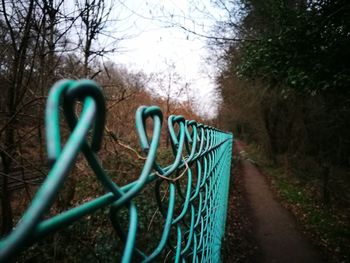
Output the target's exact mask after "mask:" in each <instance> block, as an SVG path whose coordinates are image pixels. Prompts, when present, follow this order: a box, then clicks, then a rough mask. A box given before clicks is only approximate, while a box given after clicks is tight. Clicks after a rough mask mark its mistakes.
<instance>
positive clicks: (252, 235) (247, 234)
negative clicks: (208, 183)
mask: <svg viewBox="0 0 350 263" xmlns="http://www.w3.org/2000/svg"><path fill="white" fill-rule="evenodd" d="M243 150H244V144H242V143H240V142H237V141H236V142H235V151H236V154H235V156H238V155H237V153H240V152H241V151H243ZM234 161H235V166H234V169H232V170H233V171H232V175H231V185H230V200H229V209H228V211H229V212H228V218H227V225H226V233H227V234H226V238H225V242H224V244H223V253H222V254H223V261H224V262H276V263H277V262H286V263H289V262H323V260H322V258H321V256H320V253H319V252H318V251H317V250H316V249H315V248H314V247H312V245H311V244H310V243H309V242H308V240H307V239H306V238H305V237H304V236H303V235H302V234H301V232H300V231H299V229H298V226H297V224H296V222H295V220H294V218H293V217H292V216H291V215H290V214H289V212H288V211H287V210H285V209H284V208H283V207H282V206H281V205H280V204H279V203H278V202H277V201H276V200H275V199H274V196H273V194H272V192H271V190H270V188H269V185H268V183H267V182H266V179H265V177H264V176H263V174H261V173H260V172H259V170H258V169H257V168H256V167H255V166H254V165H253V164H252V163H251V162H250V161H249V159H246V158H239V160H234Z"/></svg>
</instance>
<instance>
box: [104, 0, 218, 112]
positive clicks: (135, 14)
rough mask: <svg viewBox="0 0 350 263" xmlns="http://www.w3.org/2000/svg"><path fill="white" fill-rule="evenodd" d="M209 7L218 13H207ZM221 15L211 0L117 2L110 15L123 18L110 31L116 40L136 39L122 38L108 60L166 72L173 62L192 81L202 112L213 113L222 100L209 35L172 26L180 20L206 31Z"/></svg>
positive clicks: (110, 26) (148, 70)
mask: <svg viewBox="0 0 350 263" xmlns="http://www.w3.org/2000/svg"><path fill="white" fill-rule="evenodd" d="M198 9H201V10H205V12H203V11H201V10H198ZM208 10H210V12H211V13H212V14H214V15H208ZM219 15H220V13H219V11H218V10H216V9H215V8H213V7H212V6H211V4H210V0H205V1H199V0H197V1H196V0H189V1H186V0H180V1H179V0H173V1H171V0H162V1H157V0H149V1H145V0H128V1H125V0H120V1H114V8H113V12H112V14H111V18H112V19H118V21H116V22H115V23H114V22H111V23H110V24H109V30H110V31H112V32H113V35H114V36H115V37H116V38H121V37H123V36H125V35H131V36H132V37H130V39H125V40H122V41H120V42H118V47H119V52H117V53H115V54H113V55H109V58H110V59H111V60H113V61H114V62H115V63H117V64H123V65H125V66H126V67H127V68H128V69H131V70H135V71H137V70H142V71H144V72H145V73H148V74H150V73H153V72H162V71H164V70H165V68H166V62H167V63H172V62H174V63H175V66H176V70H177V72H178V73H179V74H180V76H181V78H182V80H183V83H186V82H188V83H190V87H191V92H192V93H193V94H194V95H195V96H196V103H197V108H198V109H199V110H200V111H201V112H198V113H204V114H205V115H206V116H211V117H213V116H214V115H215V113H216V110H217V98H216V96H215V84H214V83H213V69H214V65H208V64H207V63H205V62H204V58H206V57H208V55H209V53H208V50H207V48H206V39H205V38H200V37H197V36H195V35H193V34H190V33H188V32H186V31H184V30H183V29H181V28H179V27H170V24H171V23H174V24H181V25H184V26H186V27H187V28H188V29H190V30H195V31H196V32H198V33H204V34H205V33H208V31H209V30H210V29H211V26H212V25H213V22H214V19H213V18H214V16H219ZM194 21H195V22H194ZM209 75H211V77H210V76H209ZM197 111H198V110H197ZM201 115H202V114H201Z"/></svg>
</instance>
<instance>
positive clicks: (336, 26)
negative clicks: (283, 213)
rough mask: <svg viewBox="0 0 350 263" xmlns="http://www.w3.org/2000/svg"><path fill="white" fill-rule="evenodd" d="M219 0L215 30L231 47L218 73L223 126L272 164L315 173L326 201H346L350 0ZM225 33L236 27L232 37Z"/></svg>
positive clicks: (349, 141)
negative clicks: (220, 16) (221, 16)
mask: <svg viewBox="0 0 350 263" xmlns="http://www.w3.org/2000/svg"><path fill="white" fill-rule="evenodd" d="M215 2H216V4H217V5H218V6H219V7H222V9H223V10H226V12H227V13H228V15H227V17H228V20H226V21H221V22H220V23H218V24H217V28H216V29H217V32H218V33H217V38H216V43H217V45H219V47H221V48H223V49H224V50H225V52H224V54H223V55H221V57H220V60H219V61H220V68H221V71H220V74H219V75H218V77H217V83H218V86H219V89H220V91H221V93H222V96H223V102H222V105H221V110H220V114H219V121H220V123H221V125H223V127H225V128H227V129H231V130H234V133H235V134H236V135H238V137H241V138H244V139H246V140H247V141H254V142H255V143H257V144H258V145H259V147H260V148H261V149H262V150H263V152H264V153H265V154H266V155H267V156H269V158H270V159H271V161H272V162H274V163H283V164H284V165H285V166H286V168H287V169H291V170H293V169H294V170H299V172H300V173H301V174H303V177H305V178H306V179H307V178H309V179H308V180H314V179H315V177H316V179H317V180H318V181H319V182H320V184H321V185H323V188H324V189H323V201H324V202H326V203H329V202H330V201H331V200H335V201H336V203H342V201H343V203H347V201H346V200H349V199H348V198H347V195H346V193H347V192H348V191H347V190H346V189H347V188H348V187H349V181H348V180H347V179H346V178H347V176H348V175H347V173H346V171H348V169H349V166H350V136H349V135H350V3H349V1H346V0H332V1H329V0H315V1H307V0H298V1H290V0H266V1H259V0H240V1H215ZM230 14H235V15H231V16H230ZM228 28H229V29H228ZM219 32H233V33H231V34H232V35H231V39H232V41H229V40H228V39H230V38H229V37H227V35H225V38H224V37H221V35H220V34H219ZM321 170H323V172H322V171H321ZM327 171H328V172H327ZM325 174H328V175H326V176H325ZM321 188H322V187H321Z"/></svg>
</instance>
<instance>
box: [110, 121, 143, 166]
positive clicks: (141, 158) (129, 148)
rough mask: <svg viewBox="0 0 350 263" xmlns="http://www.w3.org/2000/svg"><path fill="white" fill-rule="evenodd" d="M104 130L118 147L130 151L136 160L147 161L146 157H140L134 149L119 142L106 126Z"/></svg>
mask: <svg viewBox="0 0 350 263" xmlns="http://www.w3.org/2000/svg"><path fill="white" fill-rule="evenodd" d="M105 130H106V132H107V133H108V134H109V136H111V138H112V139H113V140H114V141H115V142H116V143H118V144H119V145H120V146H122V147H124V148H125V149H128V150H129V151H132V152H133V153H134V154H135V155H136V156H137V158H138V159H140V160H146V159H147V157H143V156H141V155H140V154H139V153H138V152H137V151H136V150H135V149H134V148H132V147H131V146H129V145H126V144H124V143H122V142H120V140H119V139H118V137H117V135H116V134H115V133H114V132H113V131H111V130H110V129H108V127H107V126H105Z"/></svg>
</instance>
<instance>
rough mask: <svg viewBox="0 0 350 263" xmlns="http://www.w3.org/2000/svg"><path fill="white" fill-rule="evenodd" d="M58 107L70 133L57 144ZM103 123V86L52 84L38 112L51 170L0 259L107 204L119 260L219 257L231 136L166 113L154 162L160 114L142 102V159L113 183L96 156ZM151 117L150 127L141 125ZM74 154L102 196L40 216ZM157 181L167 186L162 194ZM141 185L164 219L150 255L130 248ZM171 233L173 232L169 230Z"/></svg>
mask: <svg viewBox="0 0 350 263" xmlns="http://www.w3.org/2000/svg"><path fill="white" fill-rule="evenodd" d="M60 107H62V108H63V113H64V116H65V120H66V122H67V124H68V126H69V128H70V130H71V133H70V135H69V136H68V138H67V140H66V142H65V144H64V146H62V140H61V130H60V126H61V125H60V123H61V120H60ZM80 108H81V109H80ZM79 109H80V114H79V116H78V114H77V112H78V111H79ZM105 120H106V106H105V99H104V96H103V92H102V89H101V88H100V87H99V85H98V84H97V83H95V82H94V81H91V80H79V81H75V80H62V81H59V82H57V83H56V84H55V85H54V86H53V87H52V89H51V90H50V93H49V96H48V100H47V106H46V113H45V128H46V141H47V155H48V161H49V167H50V171H49V173H48V175H47V177H46V179H45V180H44V182H43V184H42V185H41V187H40V188H39V190H38V192H37V193H36V195H35V197H34V199H33V201H32V202H31V204H30V205H29V207H28V208H27V210H26V211H25V213H24V214H23V216H22V218H21V220H20V221H19V222H18V224H17V225H16V227H15V228H14V229H13V231H12V232H11V233H10V234H9V235H8V236H6V237H5V238H3V239H2V240H0V262H6V261H9V260H11V259H12V258H13V257H14V256H15V255H16V254H17V253H19V252H20V251H22V250H23V249H24V248H25V247H26V246H28V245H30V244H32V243H34V242H35V241H36V240H38V239H40V238H41V237H43V236H46V235H48V234H51V233H54V232H55V231H57V230H59V229H61V228H63V227H65V226H68V225H70V224H72V223H74V222H75V221H77V220H79V219H80V218H82V217H83V216H86V215H88V214H91V213H93V212H95V211H96V210H98V209H101V208H104V207H108V208H109V218H110V221H111V223H112V225H113V227H114V229H115V231H116V233H117V235H118V236H119V238H120V239H121V241H122V242H123V243H124V245H125V246H124V252H123V256H122V262H125V263H126V262H152V261H154V260H155V259H157V258H158V257H159V256H160V255H164V254H162V253H165V252H167V253H166V260H167V259H168V258H170V259H171V260H172V261H174V262H180V261H181V262H182V261H192V262H208V261H213V262H219V261H220V247H221V240H222V238H223V235H224V229H225V219H226V210H227V198H228V188H229V178H230V166H231V154H232V144H233V136H232V134H231V133H226V132H222V131H220V130H218V129H216V128H214V127H210V126H207V125H203V124H201V123H197V122H196V121H194V120H185V118H184V117H182V116H175V115H171V116H170V117H169V118H168V120H167V126H168V131H169V137H170V142H171V149H172V152H173V156H174V159H173V162H172V163H171V164H169V165H167V166H165V167H162V166H161V165H160V164H159V163H158V162H157V151H159V142H160V136H161V129H162V121H163V115H162V112H161V110H160V108H159V107H157V106H149V107H147V106H141V107H139V108H138V110H137V112H136V130H137V133H138V137H139V140H140V145H141V149H142V151H143V152H144V153H145V154H147V158H146V159H145V162H144V165H143V169H142V171H141V173H140V175H139V177H138V179H137V180H135V181H134V182H132V183H130V184H128V185H124V186H118V185H117V184H116V183H115V182H114V181H113V180H112V179H111V178H110V177H109V176H108V173H107V172H106V171H105V170H104V169H103V167H102V166H101V163H100V161H99V159H98V157H97V154H98V151H99V149H100V148H101V143H102V140H103V131H104V126H105ZM150 121H151V122H152V132H150V131H149V129H147V123H148V122H150ZM88 138H90V139H88ZM80 152H82V153H83V155H84V156H85V158H86V160H87V162H88V164H89V166H90V168H91V170H92V171H93V172H94V174H95V175H96V177H97V178H98V180H99V181H100V182H101V184H102V185H103V187H104V189H105V192H106V194H104V195H101V196H100V197H98V198H96V199H93V200H91V201H88V202H86V203H83V204H81V205H79V206H77V207H74V208H72V209H70V210H68V211H65V212H62V213H61V214H58V215H55V216H53V217H51V218H48V219H44V218H45V216H46V214H47V212H48V211H49V209H50V207H51V206H52V205H53V202H54V200H55V197H56V195H57V193H58V191H59V190H60V189H61V188H62V185H63V182H64V180H65V179H66V177H67V176H68V174H69V171H70V169H71V168H72V167H73V165H74V163H75V161H76V158H77V156H78V154H79V153H80ZM163 183H165V184H167V185H168V186H167V191H166V192H165V194H163V196H162V191H163V190H162V187H161V185H162V184H163ZM146 185H151V186H154V192H155V200H156V203H157V206H158V210H159V212H160V215H161V216H162V218H163V224H162V226H160V227H161V228H162V231H161V236H160V239H159V240H158V243H157V245H156V246H155V247H154V249H152V250H151V252H150V253H149V254H146V253H145V252H143V251H142V250H141V249H139V248H137V247H136V241H137V239H138V236H137V230H138V224H139V223H138V221H139V218H138V216H139V215H138V207H137V205H136V204H135V202H134V198H135V197H136V196H137V195H138V194H139V193H140V192H141V191H142V190H143V189H144V188H145V186H146ZM165 197H166V198H165ZM176 204H178V205H176ZM122 208H124V209H127V210H128V214H129V219H128V227H127V229H124V228H123V227H122V225H121V220H120V215H119V213H120V211H121V209H122ZM172 231H173V233H174V235H171V232H172Z"/></svg>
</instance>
